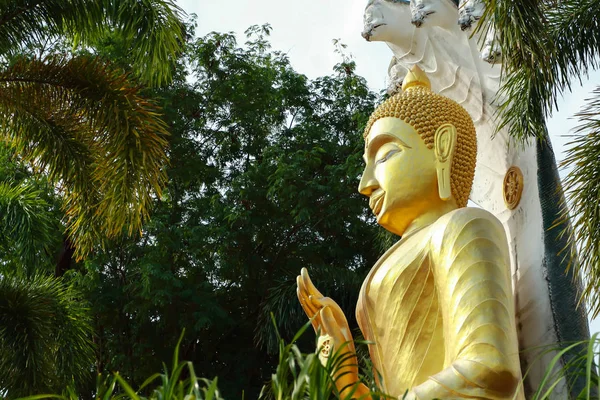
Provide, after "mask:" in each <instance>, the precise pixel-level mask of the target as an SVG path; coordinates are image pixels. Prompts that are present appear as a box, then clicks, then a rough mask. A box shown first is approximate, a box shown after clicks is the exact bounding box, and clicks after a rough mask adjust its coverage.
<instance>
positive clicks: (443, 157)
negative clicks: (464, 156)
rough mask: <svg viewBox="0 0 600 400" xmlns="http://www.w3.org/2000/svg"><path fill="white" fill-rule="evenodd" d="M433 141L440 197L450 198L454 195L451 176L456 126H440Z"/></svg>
mask: <svg viewBox="0 0 600 400" xmlns="http://www.w3.org/2000/svg"><path fill="white" fill-rule="evenodd" d="M433 142H434V149H433V150H434V152H435V169H436V171H437V178H438V191H439V194H440V199H442V200H448V199H450V197H452V190H451V187H450V176H451V172H452V171H451V168H452V158H453V157H454V151H455V150H456V128H455V127H454V125H452V124H444V125H442V126H440V127H439V128H438V129H437V131H435V136H434V140H433Z"/></svg>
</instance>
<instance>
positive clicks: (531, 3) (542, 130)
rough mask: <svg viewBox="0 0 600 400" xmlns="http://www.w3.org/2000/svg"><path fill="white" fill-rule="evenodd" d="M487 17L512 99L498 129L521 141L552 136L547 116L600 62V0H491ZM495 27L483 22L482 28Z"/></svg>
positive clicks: (502, 107) (504, 83)
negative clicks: (599, 0)
mask: <svg viewBox="0 0 600 400" xmlns="http://www.w3.org/2000/svg"><path fill="white" fill-rule="evenodd" d="M485 3H486V11H485V14H484V16H483V18H482V22H483V21H485V22H489V23H491V24H492V25H493V26H494V27H495V29H496V31H497V33H498V40H497V43H496V45H498V46H499V47H500V49H501V51H502V54H503V64H504V70H503V80H502V88H501V91H500V95H501V96H502V97H503V98H504V99H506V100H504V101H503V102H502V103H501V104H500V106H499V108H500V111H501V113H500V114H501V118H500V123H499V125H498V129H502V128H504V127H508V128H509V132H510V134H511V135H512V136H513V137H515V138H517V139H520V140H525V139H527V138H532V137H537V138H539V139H542V140H546V139H547V137H548V130H547V127H546V119H547V118H548V117H549V116H550V115H551V114H552V112H553V111H554V110H556V109H557V101H558V99H559V98H560V96H561V95H562V93H564V92H565V91H567V90H570V88H571V84H572V81H573V79H578V80H581V79H582V77H584V76H585V75H586V74H587V72H588V71H589V69H590V68H593V67H594V66H596V65H597V57H598V55H599V54H600V46H599V43H600V30H599V29H598V28H599V24H600V23H599V22H598V20H597V15H598V13H599V12H600V2H598V1H597V0H583V1H579V0H566V1H561V2H548V1H542V0H515V1H500V0H485ZM486 26H489V25H488V24H486V23H481V24H480V25H479V29H485V27H486Z"/></svg>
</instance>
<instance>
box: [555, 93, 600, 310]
mask: <svg viewBox="0 0 600 400" xmlns="http://www.w3.org/2000/svg"><path fill="white" fill-rule="evenodd" d="M588 102H589V103H588V105H587V106H586V108H585V109H584V110H582V111H581V112H580V113H579V114H577V117H578V118H579V120H580V125H579V127H578V128H577V130H576V131H575V134H576V136H574V137H573V141H572V142H570V143H569V144H568V146H569V149H568V150H567V155H566V157H565V159H564V161H563V164H562V165H563V166H564V167H566V168H572V170H571V171H570V172H569V174H568V175H567V178H566V179H565V180H564V181H563V184H564V188H565V191H566V192H567V196H568V197H567V202H566V206H565V214H564V217H563V218H567V217H569V216H570V217H571V221H572V224H573V229H569V230H564V232H563V233H564V234H567V235H569V239H570V242H571V243H576V244H577V246H576V247H572V248H571V250H572V252H571V253H570V254H569V253H566V254H565V256H568V257H571V260H573V261H574V260H579V262H572V263H571V264H572V265H573V267H575V268H576V269H577V272H578V273H579V274H581V276H585V277H586V280H585V281H586V282H587V285H586V288H585V291H584V293H583V298H584V299H585V300H586V303H587V304H589V305H590V313H591V315H592V317H593V318H595V317H597V316H598V314H599V313H600V267H599V266H600V237H599V230H598V229H597V227H598V226H599V225H600V213H599V211H600V208H599V207H600V206H599V201H598V200H599V195H598V188H600V177H599V176H598V170H599V168H600V163H599V159H598V154H599V153H600V118H599V115H600V88H597V89H596V90H595V91H594V98H592V99H589V100H588ZM576 252H578V253H579V257H578V256H577V254H576Z"/></svg>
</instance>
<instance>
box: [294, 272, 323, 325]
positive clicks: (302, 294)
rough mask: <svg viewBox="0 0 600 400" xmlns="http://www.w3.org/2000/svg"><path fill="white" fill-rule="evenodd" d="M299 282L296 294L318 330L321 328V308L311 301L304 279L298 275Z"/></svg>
mask: <svg viewBox="0 0 600 400" xmlns="http://www.w3.org/2000/svg"><path fill="white" fill-rule="evenodd" d="M296 281H297V283H298V287H297V288H296V295H297V296H298V300H299V301H300V306H302V309H303V310H304V312H305V313H306V315H307V316H308V318H310V320H311V323H312V326H313V328H314V329H315V332H318V331H319V330H320V329H322V328H321V317H320V315H319V310H318V309H316V308H315V307H314V305H313V304H312V303H311V302H310V300H309V298H308V295H307V293H306V291H305V290H304V288H303V285H302V280H301V279H300V277H299V276H298V277H297V278H296Z"/></svg>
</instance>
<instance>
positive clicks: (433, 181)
mask: <svg viewBox="0 0 600 400" xmlns="http://www.w3.org/2000/svg"><path fill="white" fill-rule="evenodd" d="M364 159H365V163H366V166H365V170H364V172H363V176H362V179H361V181H360V185H359V188H358V190H359V192H360V193H362V194H364V195H365V196H368V197H369V198H370V199H369V206H370V207H371V209H372V210H373V212H374V213H375V215H376V217H377V222H378V223H379V224H380V225H381V226H383V227H384V228H386V229H387V230H389V231H390V232H393V233H395V234H397V235H402V234H403V233H404V231H405V230H406V228H407V227H408V226H409V225H410V223H411V222H412V221H413V220H415V219H416V218H418V217H419V216H420V215H422V214H423V213H425V212H426V211H427V210H429V209H430V208H431V207H435V206H436V204H438V203H440V201H441V200H440V197H439V194H438V186H437V175H436V165H435V153H434V151H433V150H432V149H428V148H427V146H426V145H425V143H424V142H423V140H422V139H421V137H420V136H419V134H418V133H417V131H416V130H415V129H414V128H413V127H412V126H410V125H409V124H407V123H406V122H404V121H402V120H400V119H398V118H393V117H386V118H381V119H379V120H377V121H376V122H375V123H374V124H373V126H372V127H371V130H370V132H369V134H368V136H367V138H366V140H365V154H364Z"/></svg>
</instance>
